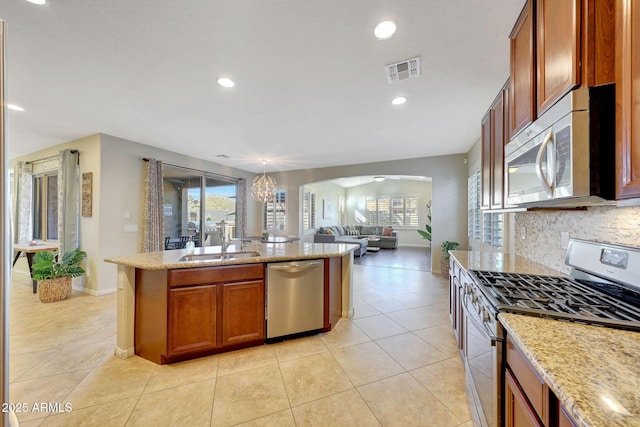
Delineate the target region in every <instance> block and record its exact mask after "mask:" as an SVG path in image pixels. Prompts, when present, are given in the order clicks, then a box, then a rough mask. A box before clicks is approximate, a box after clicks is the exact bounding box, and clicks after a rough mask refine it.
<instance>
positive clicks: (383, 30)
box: [373, 21, 398, 40]
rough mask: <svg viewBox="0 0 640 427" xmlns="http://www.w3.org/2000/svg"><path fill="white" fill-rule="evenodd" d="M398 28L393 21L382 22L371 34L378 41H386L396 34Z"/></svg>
mask: <svg viewBox="0 0 640 427" xmlns="http://www.w3.org/2000/svg"><path fill="white" fill-rule="evenodd" d="M397 28H398V26H397V25H396V23H395V22H393V21H382V22H381V23H379V24H378V25H376V28H374V30H373V34H375V36H376V37H377V38H378V39H380V40H388V39H390V38H391V37H392V36H393V34H394V33H395V32H396V29H397Z"/></svg>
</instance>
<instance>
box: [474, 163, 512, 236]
mask: <svg viewBox="0 0 640 427" xmlns="http://www.w3.org/2000/svg"><path fill="white" fill-rule="evenodd" d="M468 209H469V216H468V221H469V222H468V233H467V234H468V236H469V238H471V239H475V240H481V239H482V242H483V243H485V244H487V245H491V246H494V247H496V248H501V247H502V236H503V235H504V215H503V214H502V213H494V212H485V213H482V211H481V210H480V172H476V173H474V174H473V175H471V176H470V177H469V188H468Z"/></svg>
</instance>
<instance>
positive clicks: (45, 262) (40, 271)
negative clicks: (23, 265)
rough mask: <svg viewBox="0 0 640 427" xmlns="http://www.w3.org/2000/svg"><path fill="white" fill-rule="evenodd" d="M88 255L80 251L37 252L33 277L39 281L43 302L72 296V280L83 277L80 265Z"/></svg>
mask: <svg viewBox="0 0 640 427" xmlns="http://www.w3.org/2000/svg"><path fill="white" fill-rule="evenodd" d="M86 256H87V253H86V252H85V251H81V250H80V249H74V250H72V251H69V252H66V253H65V254H64V255H62V257H58V252H48V251H43V252H37V253H36V254H35V255H34V257H33V266H32V271H31V275H32V277H33V280H36V281H38V296H39V297H40V301H42V302H54V301H60V300H63V299H67V298H69V297H70V296H71V278H73V277H78V276H82V275H83V274H84V269H83V268H82V267H81V266H80V263H81V262H82V261H83V260H84V259H85V258H86Z"/></svg>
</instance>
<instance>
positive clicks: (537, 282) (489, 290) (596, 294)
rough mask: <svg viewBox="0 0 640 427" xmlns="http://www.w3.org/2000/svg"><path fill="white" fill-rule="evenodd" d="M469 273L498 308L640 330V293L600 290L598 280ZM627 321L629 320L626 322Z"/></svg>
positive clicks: (616, 289)
mask: <svg viewBox="0 0 640 427" xmlns="http://www.w3.org/2000/svg"><path fill="white" fill-rule="evenodd" d="M471 273H473V275H474V276H475V277H476V278H477V279H478V282H479V285H481V291H482V292H483V294H484V295H485V296H486V297H487V298H488V299H489V300H490V301H491V303H492V304H493V305H494V308H495V309H496V310H498V311H508V312H515V313H518V312H519V313H525V314H537V315H539V316H546V317H557V318H562V317H563V315H568V316H567V320H581V321H583V322H585V323H595V324H598V323H606V324H608V325H610V326H612V325H615V324H617V323H618V322H621V324H620V327H629V326H630V327H631V328H632V329H638V330H640V294H636V293H634V292H632V291H629V290H627V289H623V288H620V287H614V286H608V289H606V290H600V289H598V287H601V284H599V283H594V282H590V284H587V283H584V284H583V283H580V282H578V281H576V280H573V279H567V278H562V277H553V276H535V275H524V274H514V273H496V272H491V271H472V272H471ZM594 285H595V286H594ZM615 294H617V295H618V296H616V295H615ZM603 320H606V322H602V321H603ZM627 322H632V323H631V324H630V325H627Z"/></svg>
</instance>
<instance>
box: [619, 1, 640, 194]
mask: <svg viewBox="0 0 640 427" xmlns="http://www.w3.org/2000/svg"><path fill="white" fill-rule="evenodd" d="M616 22H617V24H616V174H617V176H616V184H617V185H616V198H617V199H627V198H632V197H640V3H638V1H634V0H619V1H618V2H617V3H616Z"/></svg>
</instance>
